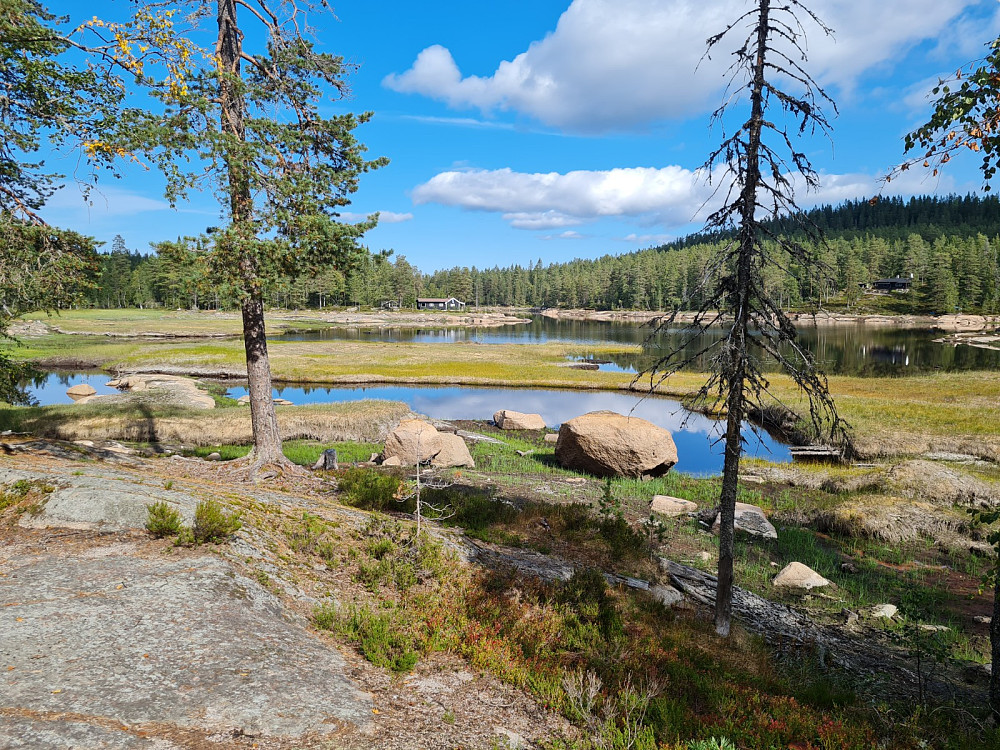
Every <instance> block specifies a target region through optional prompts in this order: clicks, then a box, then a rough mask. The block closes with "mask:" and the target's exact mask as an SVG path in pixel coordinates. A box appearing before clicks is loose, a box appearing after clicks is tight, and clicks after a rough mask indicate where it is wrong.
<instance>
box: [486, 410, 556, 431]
mask: <svg viewBox="0 0 1000 750" xmlns="http://www.w3.org/2000/svg"><path fill="white" fill-rule="evenodd" d="M493 423H494V424H495V425H496V426H497V427H499V428H500V429H501V430H544V429H545V420H544V419H542V415H541V414H523V413H521V412H519V411H511V410H510V409H501V410H500V411H498V412H497V413H496V414H494V415H493Z"/></svg>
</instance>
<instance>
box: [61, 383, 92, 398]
mask: <svg viewBox="0 0 1000 750" xmlns="http://www.w3.org/2000/svg"><path fill="white" fill-rule="evenodd" d="M95 393H97V389H96V388H94V386H92V385H87V384H86V383H80V384H79V385H74V386H72V387H70V388H67V389H66V395H67V396H69V397H70V398H71V399H73V400H74V401H76V400H77V399H78V398H85V397H86V396H93V395H94V394H95Z"/></svg>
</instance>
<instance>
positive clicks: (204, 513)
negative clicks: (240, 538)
mask: <svg viewBox="0 0 1000 750" xmlns="http://www.w3.org/2000/svg"><path fill="white" fill-rule="evenodd" d="M240 515H241V514H240V513H238V512H236V513H231V512H227V511H226V510H224V509H223V507H222V506H221V505H220V504H219V503H217V502H216V501H215V500H202V501H201V502H199V503H198V505H197V507H196V508H195V510H194V528H193V529H192V533H193V538H194V542H195V543H196V544H201V543H203V542H212V543H213V544H221V543H222V542H224V541H226V540H227V539H228V538H229V537H231V536H232V535H233V534H235V533H236V532H237V531H239V530H240V529H241V528H243V522H242V521H241V520H240Z"/></svg>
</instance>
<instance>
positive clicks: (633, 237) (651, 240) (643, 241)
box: [615, 232, 674, 245]
mask: <svg viewBox="0 0 1000 750" xmlns="http://www.w3.org/2000/svg"><path fill="white" fill-rule="evenodd" d="M615 239H617V240H618V241H619V242H627V243H629V244H630V245H660V244H663V243H664V242H670V240H672V239H674V236H673V235H671V234H636V233H635V232H632V233H631V234H627V235H625V236H624V237H616V238H615Z"/></svg>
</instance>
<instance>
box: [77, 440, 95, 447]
mask: <svg viewBox="0 0 1000 750" xmlns="http://www.w3.org/2000/svg"><path fill="white" fill-rule="evenodd" d="M73 445H82V446H83V447H84V448H93V447H94V441H93V440H74V441H73Z"/></svg>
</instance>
